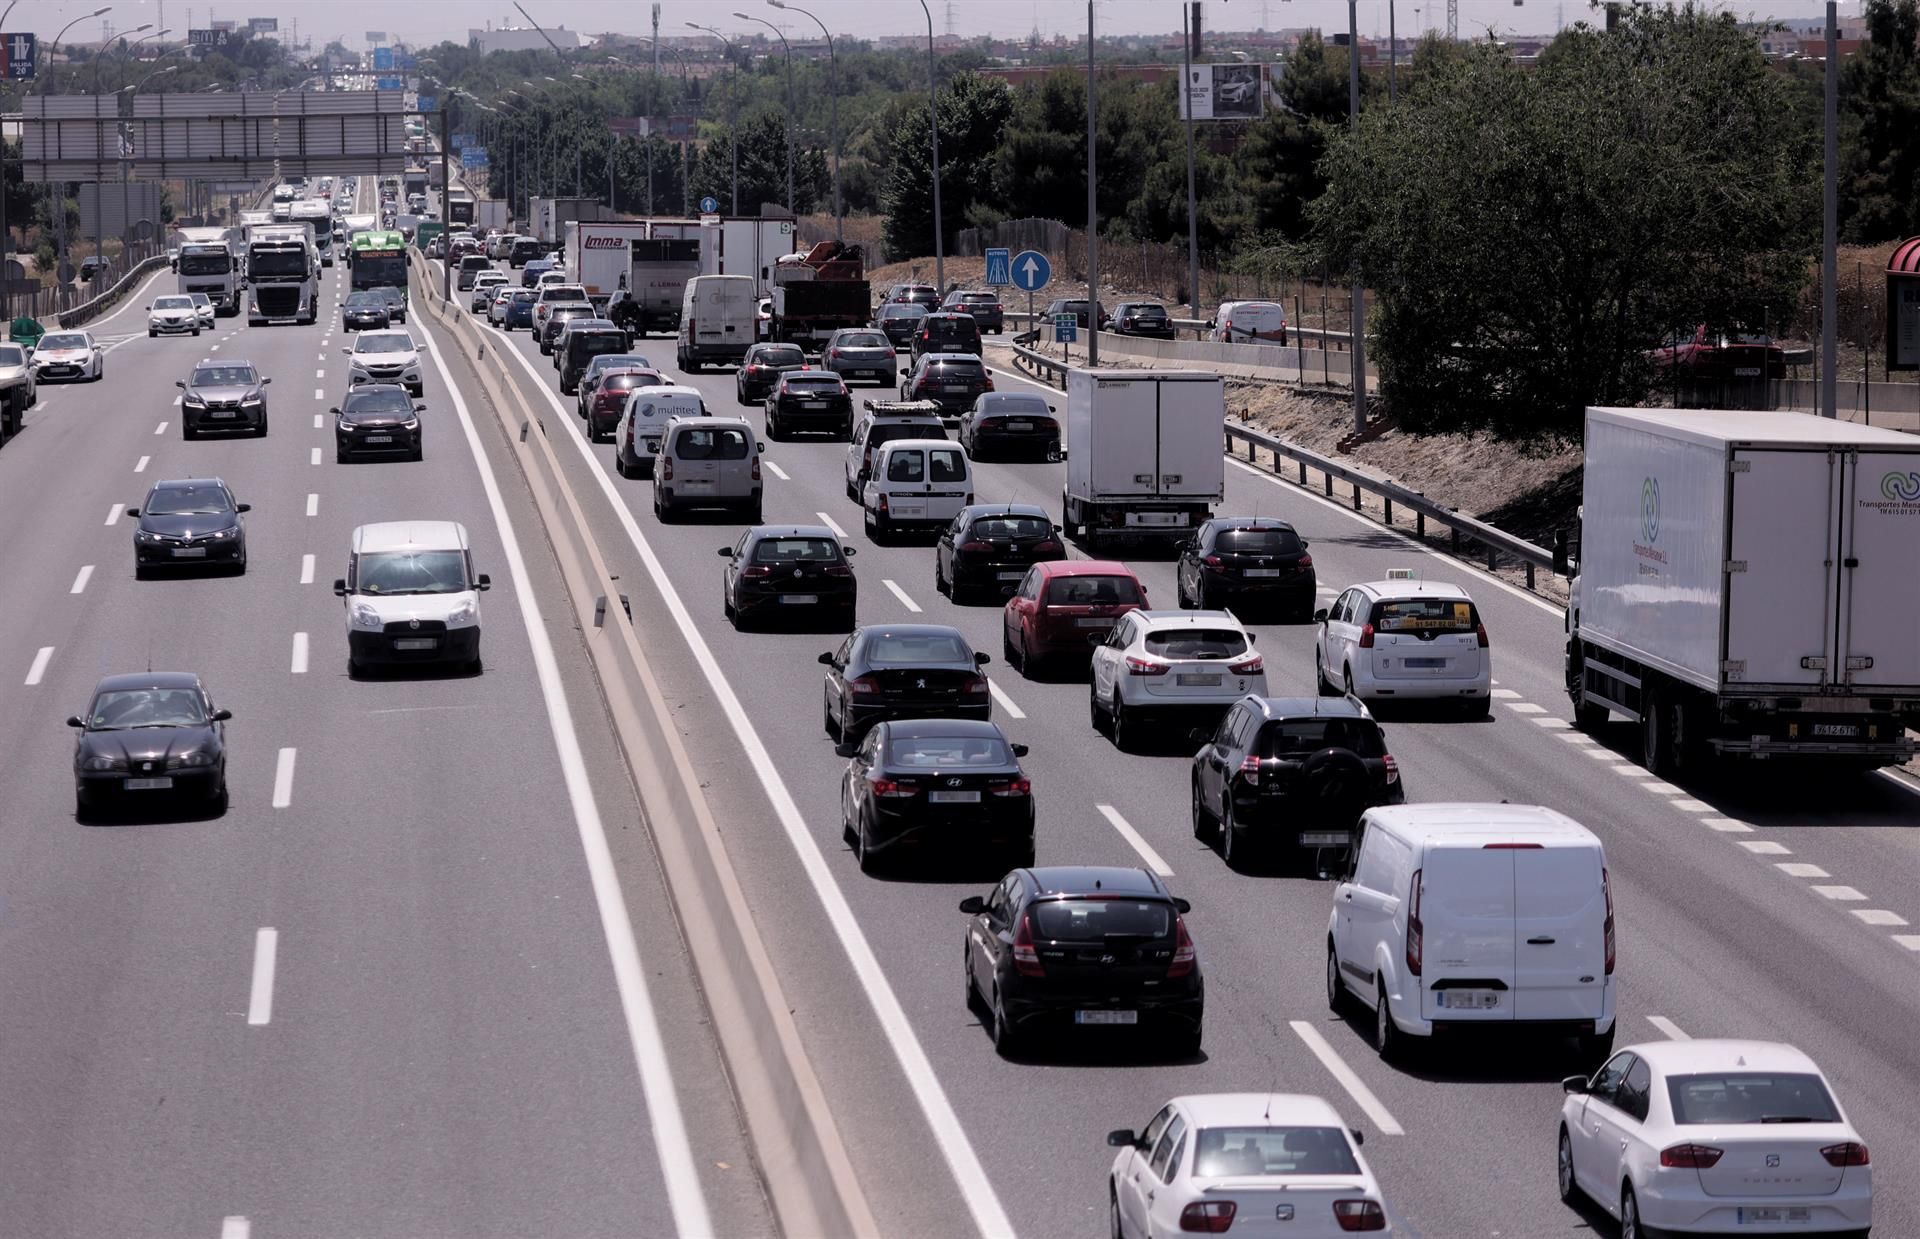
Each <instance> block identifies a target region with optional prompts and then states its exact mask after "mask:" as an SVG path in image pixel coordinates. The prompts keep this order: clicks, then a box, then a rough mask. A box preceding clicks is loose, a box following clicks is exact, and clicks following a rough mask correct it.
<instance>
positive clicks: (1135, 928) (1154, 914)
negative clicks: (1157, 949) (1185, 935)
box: [1032, 899, 1173, 942]
mask: <svg viewBox="0 0 1920 1239" xmlns="http://www.w3.org/2000/svg"><path fill="white" fill-rule="evenodd" d="M1032 916H1033V932H1034V934H1035V935H1036V936H1037V937H1041V938H1049V939H1053V940H1054V941H1061V940H1065V941H1068V942H1100V941H1103V940H1105V939H1108V938H1164V937H1166V936H1167V935H1169V934H1171V933H1172V932H1173V905H1171V904H1167V903H1162V902H1160V901H1159V900H1157V899H1142V900H1133V899H1048V900H1044V901H1043V902H1040V903H1036V904H1034V905H1033V909H1032Z"/></svg>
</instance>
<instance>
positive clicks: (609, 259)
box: [561, 219, 677, 312]
mask: <svg viewBox="0 0 1920 1239" xmlns="http://www.w3.org/2000/svg"><path fill="white" fill-rule="evenodd" d="M563 227H564V235H565V238H566V243H565V244H564V245H563V246H562V247H561V252H562V253H563V254H564V255H565V257H566V260H567V274H568V275H570V276H572V277H573V280H574V282H575V283H579V284H583V285H585V286H586V289H587V299H588V300H589V301H591V302H593V304H594V306H595V308H597V309H599V310H601V311H602V312H605V310H606V308H607V302H608V301H609V300H611V299H612V297H613V295H614V293H616V292H618V291H619V290H621V289H623V288H625V287H627V282H628V280H629V279H631V278H632V274H633V243H634V242H635V241H644V240H646V239H647V222H646V221H645V220H639V219H630V220H615V221H608V222H605V223H596V222H592V221H588V220H571V219H570V220H568V221H566V223H565V225H564V226H563ZM676 300H677V299H676Z"/></svg>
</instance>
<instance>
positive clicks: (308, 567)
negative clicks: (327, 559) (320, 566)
mask: <svg viewBox="0 0 1920 1239" xmlns="http://www.w3.org/2000/svg"><path fill="white" fill-rule="evenodd" d="M300 583H301V584H302V585H311V584H313V556H311V555H302V556H301V557H300Z"/></svg>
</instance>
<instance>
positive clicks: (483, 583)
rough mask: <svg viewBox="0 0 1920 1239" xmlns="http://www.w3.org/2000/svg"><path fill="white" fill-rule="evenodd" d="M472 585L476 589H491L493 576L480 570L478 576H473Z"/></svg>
mask: <svg viewBox="0 0 1920 1239" xmlns="http://www.w3.org/2000/svg"><path fill="white" fill-rule="evenodd" d="M473 587H474V588H475V589H478V590H488V589H492V588H493V578H492V577H490V576H488V575H487V574H486V573H484V572H482V573H481V574H480V575H479V576H477V577H475V578H473Z"/></svg>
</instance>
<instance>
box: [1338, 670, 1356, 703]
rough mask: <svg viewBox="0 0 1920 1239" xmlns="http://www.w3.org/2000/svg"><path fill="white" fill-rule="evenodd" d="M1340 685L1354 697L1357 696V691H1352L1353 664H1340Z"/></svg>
mask: <svg viewBox="0 0 1920 1239" xmlns="http://www.w3.org/2000/svg"><path fill="white" fill-rule="evenodd" d="M1340 687H1341V689H1342V690H1343V691H1344V692H1346V693H1349V694H1351V695H1353V696H1356V697H1357V696H1359V694H1358V693H1355V692H1354V691H1353V664H1352V663H1342V664H1340Z"/></svg>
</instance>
